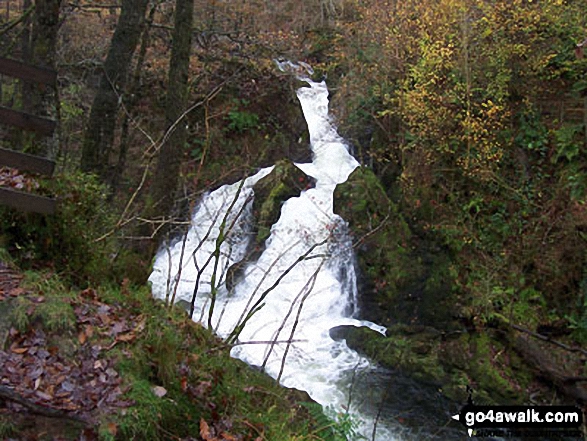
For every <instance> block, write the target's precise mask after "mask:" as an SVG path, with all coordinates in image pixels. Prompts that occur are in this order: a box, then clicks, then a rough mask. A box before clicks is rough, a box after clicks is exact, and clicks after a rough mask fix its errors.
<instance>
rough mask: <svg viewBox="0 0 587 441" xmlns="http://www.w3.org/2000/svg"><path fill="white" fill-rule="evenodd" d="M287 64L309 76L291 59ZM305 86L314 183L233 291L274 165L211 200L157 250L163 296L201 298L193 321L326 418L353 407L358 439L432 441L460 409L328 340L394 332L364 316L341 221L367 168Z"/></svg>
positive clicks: (291, 205)
mask: <svg viewBox="0 0 587 441" xmlns="http://www.w3.org/2000/svg"><path fill="white" fill-rule="evenodd" d="M280 67H281V68H283V69H289V70H290V71H291V70H294V69H296V72H299V71H300V67H299V66H296V65H293V64H291V63H281V66H280ZM300 79H302V80H303V81H305V82H306V83H307V84H308V86H307V87H302V88H300V89H299V90H298V91H297V96H298V99H299V101H300V104H301V106H302V110H303V113H304V117H305V119H306V121H307V124H308V130H309V133H310V143H311V150H312V156H313V160H312V162H311V163H305V164H296V165H297V166H298V167H299V168H300V169H301V170H302V171H303V172H304V173H305V174H307V175H308V176H310V177H312V178H313V179H314V180H315V186H314V187H313V188H310V189H307V190H304V191H302V192H301V194H300V195H299V196H298V197H293V198H290V199H289V200H287V201H286V202H285V203H284V204H283V206H282V209H281V215H280V218H279V221H278V222H277V223H276V224H274V225H273V227H272V228H271V234H270V236H269V238H268V239H267V241H266V246H265V248H264V250H263V252H262V254H260V256H259V257H258V259H257V260H256V261H254V262H250V263H248V264H247V266H246V268H245V270H244V277H242V278H241V279H240V281H238V283H236V284H234V286H230V287H228V286H227V285H231V284H229V283H225V279H226V274H227V269H228V268H230V267H231V266H232V265H233V264H235V263H237V262H240V261H241V260H242V259H243V258H244V257H245V254H246V252H247V248H248V246H249V241H250V240H251V239H250V238H251V231H252V226H251V224H252V221H253V219H252V213H251V211H252V210H251V200H252V198H253V197H254V191H253V186H254V185H255V183H256V182H257V181H259V180H260V179H262V178H263V177H265V176H266V175H268V174H269V173H270V172H271V170H272V167H269V168H265V169H262V170H260V171H258V172H257V173H256V174H255V175H253V176H250V177H248V178H246V179H245V180H243V181H240V182H237V183H234V184H232V185H225V186H223V187H221V188H219V189H217V190H215V191H212V192H210V193H209V194H207V195H206V196H204V197H203V198H202V200H201V201H200V202H199V203H198V205H197V207H196V209H195V211H194V213H193V216H192V226H191V228H190V229H189V231H188V232H187V233H186V235H185V236H183V237H180V238H178V240H177V241H176V242H175V243H174V244H172V245H170V246H168V247H166V248H164V249H162V250H161V251H160V252H159V253H158V255H157V257H156V260H155V264H154V269H153V273H152V274H151V276H150V278H149V280H150V282H151V283H152V290H153V295H154V296H155V297H157V298H161V299H168V300H171V299H173V301H175V302H178V301H184V302H187V303H188V304H189V303H190V302H192V299H193V296H194V294H195V303H194V311H195V312H194V316H193V317H194V320H197V321H199V322H201V323H203V324H204V325H205V326H211V327H212V328H213V330H214V331H215V332H216V333H217V334H218V335H220V336H221V337H223V338H229V339H232V340H233V341H235V342H237V343H238V344H237V345H235V346H234V348H233V349H232V351H231V355H232V356H234V357H237V358H239V359H241V360H243V361H245V362H247V363H249V364H250V365H253V366H258V367H261V368H262V369H263V370H264V371H265V372H267V373H268V374H269V375H271V376H272V377H274V378H276V379H278V380H279V382H280V383H281V384H282V385H283V386H286V387H293V388H297V389H301V390H304V391H306V392H307V393H308V394H309V395H310V396H311V398H312V399H313V400H315V401H316V402H318V403H320V404H321V405H322V406H324V408H325V409H326V410H327V414H330V415H336V414H337V413H341V412H342V413H344V412H346V409H347V408H348V407H349V406H348V405H349V403H350V414H351V415H352V417H353V418H354V419H355V420H356V421H357V422H358V423H359V427H358V428H357V433H358V434H359V436H358V437H360V436H364V437H365V438H366V439H376V440H381V441H389V440H393V439H426V438H433V437H434V433H435V432H437V431H438V428H439V427H440V428H442V426H443V425H444V424H445V422H446V421H447V418H449V415H450V414H451V412H452V413H454V411H456V410H457V409H456V407H455V405H454V404H452V403H449V402H445V401H443V399H442V398H441V396H440V394H438V393H437V392H436V391H435V390H434V389H433V388H426V387H422V386H420V385H418V384H416V383H415V382H413V381H411V380H407V379H405V378H402V377H401V376H397V375H394V374H393V373H391V372H388V371H386V370H383V369H381V368H378V367H376V366H373V365H372V364H371V363H370V362H369V360H368V359H366V358H364V357H362V356H361V355H359V354H357V353H356V352H355V351H353V350H351V349H349V348H348V347H347V345H346V343H345V342H344V340H343V341H335V340H333V339H332V338H331V337H330V335H329V330H330V329H331V328H333V327H335V326H340V325H354V326H368V327H370V328H372V329H374V330H377V331H378V332H384V331H385V329H384V328H382V327H380V326H378V325H376V324H374V323H370V322H366V321H361V320H358V319H356V318H354V317H355V316H356V313H357V311H355V305H356V304H357V302H356V297H357V290H356V281H355V273H354V266H353V250H352V246H351V242H350V238H349V236H348V235H347V227H346V223H345V221H344V220H343V219H341V218H340V217H339V216H337V215H335V214H334V213H333V191H334V189H335V187H336V185H337V184H339V183H342V182H344V181H345V180H346V179H347V177H348V176H349V174H350V173H351V172H352V171H353V170H354V169H355V168H356V167H358V166H359V164H358V162H357V161H356V160H355V159H354V158H353V156H352V155H351V154H350V153H349V149H348V146H347V144H346V143H345V142H344V140H343V139H342V138H341V137H340V136H339V135H338V133H337V131H336V128H335V126H334V125H333V124H332V122H331V118H330V116H329V112H328V90H327V87H326V84H325V83H324V82H321V83H318V82H314V81H311V80H310V79H309V78H307V77H303V76H302V77H300ZM247 343H248V344H247ZM414 412H415V413H418V412H419V413H420V414H421V415H420V417H421V418H419V419H418V418H416V424H415V425H416V426H417V425H418V421H419V422H420V424H424V423H425V422H426V421H428V422H429V423H430V427H428V428H426V427H423V431H422V432H420V433H419V434H418V433H416V432H415V431H414V430H413V429H411V430H407V429H403V428H402V425H401V422H402V421H404V420H405V421H408V420H410V418H413V414H414ZM428 412H430V414H429V415H428V417H423V415H422V414H423V413H426V414H428ZM430 415H437V417H429V416H430ZM412 427H414V425H412ZM434 427H436V429H435V428H434ZM423 435H425V436H423ZM462 435H463V433H462V432H456V433H452V434H451V435H449V436H448V438H450V439H460V438H461V436H462ZM360 439H364V438H360ZM444 439H447V434H446V433H444Z"/></svg>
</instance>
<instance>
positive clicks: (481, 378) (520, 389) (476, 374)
mask: <svg viewBox="0 0 587 441" xmlns="http://www.w3.org/2000/svg"><path fill="white" fill-rule="evenodd" d="M330 335H331V337H332V338H334V339H336V340H340V339H344V340H346V343H347V345H348V346H349V347H350V348H351V349H354V350H355V351H357V352H359V353H360V354H362V355H364V356H366V357H368V358H370V359H372V360H373V361H375V362H376V363H378V364H380V365H381V366H383V367H386V368H388V369H392V370H395V371H398V372H399V373H401V374H402V375H405V376H407V377H410V378H412V379H414V380H417V381H421V382H423V383H427V384H432V385H434V386H435V387H436V388H437V389H438V390H440V391H442V393H443V394H444V395H446V396H447V397H449V398H451V399H453V400H455V401H457V402H464V401H465V400H466V398H467V386H469V387H471V388H473V390H474V392H475V394H474V398H475V399H476V400H477V402H479V403H487V404H519V403H522V402H523V401H524V399H525V398H526V397H525V396H524V395H525V394H524V390H525V387H526V386H527V384H526V383H525V382H524V381H522V380H521V379H524V378H525V379H529V378H530V375H520V372H522V373H524V372H525V368H524V366H523V363H521V362H520V360H518V359H517V358H516V357H515V356H514V355H512V354H509V353H507V352H506V351H505V347H504V346H503V345H502V344H501V343H500V342H499V341H498V340H497V339H495V338H492V336H490V335H488V334H487V333H474V334H469V333H466V332H463V333H461V334H452V335H449V334H447V333H443V332H440V331H438V330H436V329H434V328H431V327H427V326H420V325H416V326H409V325H396V326H393V327H390V328H388V329H387V335H386V336H383V335H381V334H380V333H378V332H376V331H373V330H372V329H369V328H366V327H355V326H338V327H336V328H333V329H331V332H330ZM455 336H456V337H455ZM500 357H501V358H500ZM514 370H515V371H516V374H515V375H514V373H513V372H514ZM526 370H527V369H526Z"/></svg>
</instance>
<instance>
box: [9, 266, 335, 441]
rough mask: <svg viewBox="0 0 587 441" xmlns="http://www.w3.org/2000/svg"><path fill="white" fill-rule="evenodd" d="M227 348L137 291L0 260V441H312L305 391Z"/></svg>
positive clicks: (179, 314) (314, 436)
mask: <svg viewBox="0 0 587 441" xmlns="http://www.w3.org/2000/svg"><path fill="white" fill-rule="evenodd" d="M228 352H229V350H228V348H227V347H225V346H224V345H223V342H222V341H220V340H218V339H217V338H215V337H214V336H212V335H211V334H210V333H209V332H208V331H206V330H205V329H204V328H202V327H201V326H200V325H198V324H195V323H194V322H192V321H191V320H190V319H189V318H188V317H187V315H186V314H185V312H184V311H182V310H176V309H172V310H170V309H169V308H166V307H165V306H164V305H163V304H162V303H161V302H156V301H155V300H153V299H152V298H151V297H150V294H149V292H148V290H146V289H134V288H131V287H129V286H128V284H126V283H123V284H122V286H121V287H115V288H108V289H93V288H87V289H85V290H80V291H75V290H70V289H68V288H66V287H65V285H63V284H62V283H61V281H60V280H59V278H58V277H57V276H56V275H55V274H53V273H51V272H26V273H22V272H21V271H19V270H18V269H17V268H15V267H14V266H13V265H10V264H7V263H5V262H2V261H0V366H2V368H1V369H0V438H1V439H17V440H55V439H57V440H72V439H76V440H78V439H84V440H93V439H174V440H180V439H181V440H205V441H207V440H218V441H220V440H230V441H232V440H259V441H260V440H265V439H271V440H278V439H284V440H286V439H292V438H293V437H294V436H295V437H296V438H295V439H320V438H319V437H318V436H319V434H320V433H321V431H323V430H324V428H323V427H322V428H320V427H316V426H312V424H313V422H315V420H313V417H312V416H311V413H312V411H310V412H309V411H308V405H306V406H302V405H300V403H302V402H308V403H309V402H311V400H310V398H309V397H308V396H307V395H306V394H304V393H301V392H299V391H296V390H289V389H285V388H281V387H279V385H277V384H276V383H275V382H274V381H273V380H272V379H271V378H269V377H267V376H266V375H264V374H262V373H260V372H257V371H254V370H252V369H250V368H248V366H246V365H245V364H244V363H242V362H240V361H238V360H234V359H232V358H230V356H229V353H228ZM312 405H314V403H309V406H310V407H312ZM314 413H315V412H314ZM294 428H295V429H294ZM299 434H301V435H299ZM298 436H299V437H298Z"/></svg>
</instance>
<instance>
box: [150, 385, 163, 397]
mask: <svg viewBox="0 0 587 441" xmlns="http://www.w3.org/2000/svg"><path fill="white" fill-rule="evenodd" d="M151 390H152V391H153V393H154V394H155V395H156V396H158V397H159V398H163V397H164V396H165V395H167V389H165V388H164V387H163V386H153V387H152V388H151Z"/></svg>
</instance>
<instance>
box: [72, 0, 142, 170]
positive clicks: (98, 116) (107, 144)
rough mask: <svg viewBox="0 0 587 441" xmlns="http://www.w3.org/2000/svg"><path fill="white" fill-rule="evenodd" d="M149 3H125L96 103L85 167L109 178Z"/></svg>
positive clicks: (128, 0) (84, 153)
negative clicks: (118, 124)
mask: <svg viewBox="0 0 587 441" xmlns="http://www.w3.org/2000/svg"><path fill="white" fill-rule="evenodd" d="M147 3H148V0H123V1H122V9H121V13H120V18H119V19H118V24H117V25H116V30H115V31H114V36H113V37H112V42H111V43H110V49H109V51H108V56H107V57H106V61H105V62H104V70H103V73H102V78H101V79H100V87H99V89H98V92H97V94H96V97H95V98H94V102H93V103H92V109H91V111H90V119H89V121H88V125H87V127H86V133H85V138H84V145H83V148H82V159H81V168H82V170H83V171H85V172H94V173H97V174H98V175H100V176H101V178H102V179H103V180H104V179H105V178H106V177H107V171H108V165H109V161H108V158H109V155H110V151H111V150H112V145H113V143H114V131H115V128H116V117H117V114H118V108H119V105H120V103H121V102H122V97H123V94H124V89H125V86H126V80H127V76H128V72H129V70H130V66H131V62H132V57H133V54H134V52H135V49H136V47H137V44H138V42H139V38H140V36H141V31H142V26H143V23H144V17H145V12H146V9H147Z"/></svg>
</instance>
